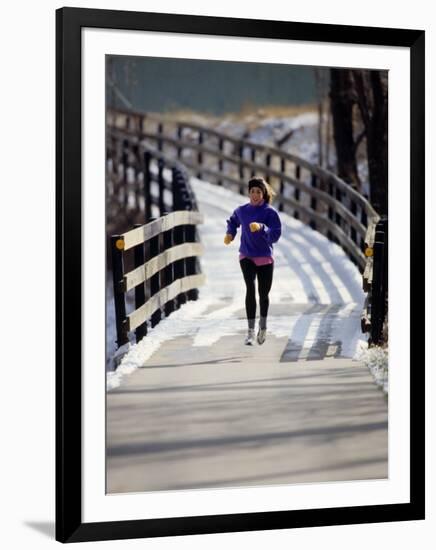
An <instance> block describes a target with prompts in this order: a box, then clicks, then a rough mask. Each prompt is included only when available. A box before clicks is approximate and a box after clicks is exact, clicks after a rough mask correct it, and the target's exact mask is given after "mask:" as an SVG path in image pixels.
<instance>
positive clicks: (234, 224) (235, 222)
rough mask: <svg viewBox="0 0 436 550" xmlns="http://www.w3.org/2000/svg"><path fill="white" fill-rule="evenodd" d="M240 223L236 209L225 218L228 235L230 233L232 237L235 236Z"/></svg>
mask: <svg viewBox="0 0 436 550" xmlns="http://www.w3.org/2000/svg"><path fill="white" fill-rule="evenodd" d="M240 225H241V222H240V221H239V218H238V210H237V209H236V210H235V211H234V212H233V214H232V215H231V216H230V218H229V219H228V220H227V231H226V233H227V234H228V235H231V236H232V237H233V238H235V235H236V232H237V230H238V227H239V226H240Z"/></svg>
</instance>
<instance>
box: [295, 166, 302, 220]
mask: <svg viewBox="0 0 436 550" xmlns="http://www.w3.org/2000/svg"><path fill="white" fill-rule="evenodd" d="M300 177H301V167H300V165H299V164H296V165H295V179H296V180H298V181H300ZM294 198H295V200H296V201H297V202H300V189H299V188H298V187H295V189H294ZM299 217H300V214H299V212H298V210H295V211H294V218H296V219H297V220H298V219H299Z"/></svg>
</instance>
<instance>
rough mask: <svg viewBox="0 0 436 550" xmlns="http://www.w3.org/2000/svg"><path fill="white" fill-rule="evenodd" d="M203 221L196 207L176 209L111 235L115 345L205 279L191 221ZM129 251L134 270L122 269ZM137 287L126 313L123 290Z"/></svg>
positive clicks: (142, 331) (188, 296)
mask: <svg viewBox="0 0 436 550" xmlns="http://www.w3.org/2000/svg"><path fill="white" fill-rule="evenodd" d="M202 222H203V217H202V215H201V214H200V213H199V212H196V211H189V210H185V211H176V212H171V213H169V214H167V215H166V216H163V217H161V218H158V219H156V220H154V221H152V222H150V223H148V224H145V225H140V226H138V227H136V228H135V229H132V230H131V231H127V232H126V233H123V234H121V235H113V236H112V237H111V250H112V269H113V282H114V301H115V314H116V324H117V344H118V347H120V346H122V345H124V344H126V343H127V342H128V341H129V337H128V333H129V332H131V331H133V330H135V334H136V341H139V340H140V339H141V338H143V337H144V336H145V335H146V334H147V327H148V325H150V326H151V327H153V326H155V325H156V324H157V323H158V322H159V321H160V320H161V319H162V317H163V315H169V314H170V313H172V312H173V311H174V310H175V309H177V308H178V307H180V305H181V304H183V303H185V302H186V301H187V300H195V299H197V298H198V287H200V286H201V285H202V284H203V283H204V275H203V274H202V273H200V270H199V264H198V262H197V261H196V258H197V257H198V256H200V255H201V254H202V253H203V247H202V245H201V244H200V243H199V242H196V231H195V226H196V225H197V224H199V223H202ZM128 251H132V252H133V263H134V265H133V269H131V270H130V271H127V272H126V271H125V267H124V266H125V254H126V253H127V252H128ZM133 289H134V290H135V309H134V311H132V312H130V313H126V300H125V297H126V293H127V292H129V291H131V290H133Z"/></svg>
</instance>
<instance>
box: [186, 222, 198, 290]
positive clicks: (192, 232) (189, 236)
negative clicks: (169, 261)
mask: <svg viewBox="0 0 436 550" xmlns="http://www.w3.org/2000/svg"><path fill="white" fill-rule="evenodd" d="M195 241H196V228H195V225H187V226H186V229H185V242H187V243H194V242H195ZM196 272H197V258H196V257H195V256H191V257H189V258H186V275H195V274H196ZM187 295H188V300H198V289H197V288H193V289H191V290H189V291H188V292H187Z"/></svg>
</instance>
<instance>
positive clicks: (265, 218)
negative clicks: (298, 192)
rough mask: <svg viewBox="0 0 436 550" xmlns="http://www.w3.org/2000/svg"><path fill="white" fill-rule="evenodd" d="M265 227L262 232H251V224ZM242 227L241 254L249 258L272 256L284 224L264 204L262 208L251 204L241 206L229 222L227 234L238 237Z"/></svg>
mask: <svg viewBox="0 0 436 550" xmlns="http://www.w3.org/2000/svg"><path fill="white" fill-rule="evenodd" d="M252 222H258V223H261V224H262V225H263V227H262V229H261V230H260V231H255V232H253V233H252V232H251V231H250V223H252ZM239 226H241V228H242V232H241V246H240V247H239V252H240V253H241V254H242V255H244V256H247V257H249V258H253V257H258V256H272V252H273V243H275V242H277V241H278V240H279V238H280V235H281V233H282V224H281V222H280V218H279V215H278V214H277V212H276V210H274V208H273V207H272V206H270V205H269V204H268V203H266V202H264V203H263V204H261V205H260V206H253V205H252V204H250V203H247V204H243V205H242V206H239V207H238V208H237V209H236V210H235V211H234V212H233V214H232V215H231V216H230V218H229V219H228V220H227V233H229V234H230V235H232V236H233V238H234V237H235V235H236V231H237V229H238V227H239Z"/></svg>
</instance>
